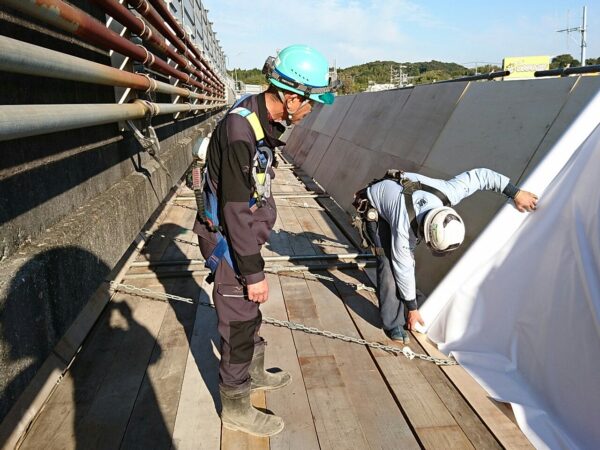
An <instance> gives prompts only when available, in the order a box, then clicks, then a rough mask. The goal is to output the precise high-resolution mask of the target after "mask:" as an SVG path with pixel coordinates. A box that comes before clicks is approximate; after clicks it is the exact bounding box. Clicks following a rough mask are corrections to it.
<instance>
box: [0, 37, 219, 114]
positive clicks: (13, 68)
mask: <svg viewBox="0 0 600 450" xmlns="http://www.w3.org/2000/svg"><path fill="white" fill-rule="evenodd" d="M0 70H3V71H6V72H13V73H22V74H26V75H36V76H42V77H51V78H59V79H62V80H72V81H81V82H83V83H96V84H103V85H108V86H121V87H129V88H132V89H137V90H141V91H147V92H148V91H150V92H154V91H155V92H161V93H164V94H173V95H179V96H181V97H189V98H194V99H198V100H203V101H217V100H219V99H216V98H214V97H207V96H205V95H202V94H196V93H195V92H192V91H190V90H189V89H185V88H180V87H177V86H173V85H172V84H169V83H163V82H162V81H157V80H154V79H152V78H150V77H146V76H143V75H138V74H135V73H131V72H126V71H124V70H119V69H115V68H114V67H109V66H105V65H104V64H99V63H95V62H92V61H88V60H87V59H83V58H78V57H76V56H71V55H67V54H65V53H60V52H56V51H54V50H49V49H47V48H43V47H39V46H37V45H33V44H28V43H26V42H21V41H18V40H16V39H11V38H9V37H6V36H0ZM211 106H223V104H218V105H211Z"/></svg>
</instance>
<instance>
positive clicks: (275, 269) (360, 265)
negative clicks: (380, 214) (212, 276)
mask: <svg viewBox="0 0 600 450" xmlns="http://www.w3.org/2000/svg"><path fill="white" fill-rule="evenodd" d="M375 264H376V263H375V261H365V262H352V263H334V264H307V265H304V266H265V268H264V272H265V273H276V274H279V273H294V272H311V271H312V272H318V271H328V270H356V269H364V268H365V267H374V266H375ZM209 273H210V271H209V270H208V269H203V270H170V271H165V272H152V271H150V272H143V273H128V274H126V275H125V276H124V279H126V280H143V279H152V278H181V277H189V276H192V277H193V276H206V275H208V274H209Z"/></svg>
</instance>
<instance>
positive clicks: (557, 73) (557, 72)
mask: <svg viewBox="0 0 600 450" xmlns="http://www.w3.org/2000/svg"><path fill="white" fill-rule="evenodd" d="M598 72H600V64H596V65H593V66H582V67H562V68H558V69H550V70H537V71H535V72H533V76H534V77H538V78H539V77H567V76H569V75H581V74H586V73H598Z"/></svg>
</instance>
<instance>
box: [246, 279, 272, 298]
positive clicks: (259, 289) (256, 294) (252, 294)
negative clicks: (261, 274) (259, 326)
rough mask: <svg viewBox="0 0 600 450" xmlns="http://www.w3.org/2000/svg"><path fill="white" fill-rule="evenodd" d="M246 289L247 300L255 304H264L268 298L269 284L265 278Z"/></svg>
mask: <svg viewBox="0 0 600 450" xmlns="http://www.w3.org/2000/svg"><path fill="white" fill-rule="evenodd" d="M247 289H248V300H252V301H253V302H256V303H264V302H266V301H267V299H268V298H269V284H268V283H267V279H266V278H265V279H264V280H262V281H259V282H258V283H254V284H249V285H248V286H247Z"/></svg>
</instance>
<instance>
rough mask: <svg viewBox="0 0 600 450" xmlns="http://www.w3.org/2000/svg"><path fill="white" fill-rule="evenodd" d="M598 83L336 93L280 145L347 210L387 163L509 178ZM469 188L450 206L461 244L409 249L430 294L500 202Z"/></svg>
mask: <svg viewBox="0 0 600 450" xmlns="http://www.w3.org/2000/svg"><path fill="white" fill-rule="evenodd" d="M599 89H600V77H581V78H576V77H573V78H554V79H539V80H522V81H511V82H499V81H498V82H471V83H467V82H457V83H440V84H433V85H426V86H417V87H413V88H407V89H401V90H396V91H386V92H377V93H362V94H357V95H351V96H343V97H338V98H337V99H336V102H335V103H334V105H332V106H322V105H319V106H317V107H316V108H315V111H314V112H313V113H312V114H311V116H309V117H308V118H307V119H306V121H305V122H303V123H300V124H299V125H297V126H296V127H295V129H294V131H293V132H292V134H291V136H290V138H289V140H288V144H287V146H286V152H287V153H288V154H289V155H290V156H291V157H292V158H293V159H294V162H295V163H296V164H299V165H300V166H301V167H302V168H303V169H304V170H305V171H306V172H307V173H308V174H309V175H311V176H312V177H313V178H314V179H315V180H316V181H317V182H318V183H319V184H321V185H322V186H323V187H324V188H325V189H326V190H327V191H328V192H329V193H330V194H331V195H332V196H333V197H334V198H335V199H336V201H337V202H338V203H339V204H340V205H341V206H342V207H343V208H344V209H345V210H346V211H348V212H349V213H350V214H352V213H354V210H353V208H352V206H351V202H352V196H353V194H354V192H355V191H357V190H358V189H360V188H362V187H364V186H365V185H366V184H367V183H368V182H369V181H371V180H372V179H374V178H379V177H381V176H382V175H383V174H384V173H385V171H386V170H387V169H390V168H399V169H403V170H405V171H416V172H420V173H423V174H425V175H428V176H433V177H438V178H446V179H448V178H451V177H453V176H454V175H456V174H458V173H460V172H462V171H464V170H468V169H471V168H475V167H488V168H490V169H493V170H496V171H498V172H501V173H503V174H505V175H507V176H508V177H510V179H511V181H512V182H513V183H515V184H518V183H519V181H521V180H523V179H524V177H526V176H527V174H528V173H529V172H530V171H531V170H532V169H533V168H534V167H535V165H536V164H537V163H538V162H539V161H540V160H541V159H542V158H543V157H544V155H545V154H546V153H547V152H548V150H549V149H550V148H551V147H552V145H553V144H554V143H555V142H556V141H557V139H558V138H559V137H560V136H561V135H562V133H563V132H564V131H565V130H566V129H567V127H568V126H569V124H570V123H571V122H572V121H573V119H574V118H575V117H576V116H577V114H578V113H579V112H580V111H581V109H582V108H583V106H584V105H585V104H587V102H588V101H589V100H590V99H591V97H592V95H593V93H595V92H597V91H598V90H599ZM505 201H506V200H505V198H504V197H503V196H500V195H495V194H491V193H477V194H475V195H474V196H472V197H471V198H469V199H467V200H465V201H463V202H462V203H461V204H460V205H459V206H458V207H457V210H458V211H459V212H460V213H461V215H463V217H464V219H465V222H466V228H467V237H466V245H463V246H462V247H461V249H460V250H458V251H457V252H455V253H454V254H452V255H450V256H447V257H446V258H433V257H431V256H429V252H428V251H427V249H426V248H425V247H424V246H421V247H420V248H419V249H418V250H417V253H416V259H417V284H418V286H419V287H420V288H421V289H422V290H423V291H424V292H425V293H429V292H431V290H432V289H433V288H434V287H435V286H436V285H437V283H438V282H439V281H440V280H441V278H442V277H443V276H444V275H445V274H446V272H447V271H448V270H449V269H450V267H451V266H452V265H453V263H454V262H455V261H456V260H457V259H458V258H459V257H460V256H461V255H462V253H463V252H464V251H465V250H466V249H467V248H468V245H469V243H470V242H471V241H472V240H473V239H474V238H475V237H476V236H477V235H478V234H479V232H480V231H481V230H482V229H483V228H484V227H485V225H486V224H487V223H488V222H489V221H490V220H491V218H492V217H493V216H494V214H495V213H496V211H497V210H498V209H499V208H500V206H501V205H502V204H503V203H504V202H505Z"/></svg>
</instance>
